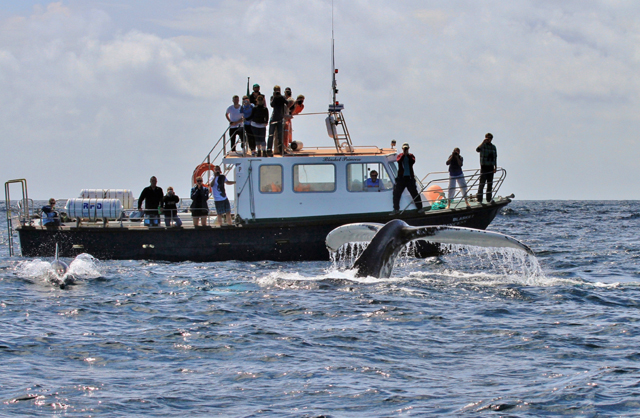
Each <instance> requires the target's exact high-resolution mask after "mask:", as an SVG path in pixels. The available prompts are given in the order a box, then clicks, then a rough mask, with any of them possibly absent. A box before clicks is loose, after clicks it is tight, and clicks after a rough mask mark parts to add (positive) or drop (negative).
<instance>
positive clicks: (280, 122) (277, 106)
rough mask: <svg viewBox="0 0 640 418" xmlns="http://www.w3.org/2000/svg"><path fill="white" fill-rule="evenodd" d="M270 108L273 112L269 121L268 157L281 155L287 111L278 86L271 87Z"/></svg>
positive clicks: (284, 99) (285, 100)
mask: <svg viewBox="0 0 640 418" xmlns="http://www.w3.org/2000/svg"><path fill="white" fill-rule="evenodd" d="M271 107H272V108H273V110H272V111H271V120H270V121H269V141H268V142H267V153H268V154H269V155H270V156H272V155H273V154H274V152H275V153H276V154H280V155H282V139H283V137H284V116H285V115H286V111H287V99H286V98H285V97H284V96H283V95H282V94H281V93H280V86H278V85H276V86H274V87H273V96H271ZM276 135H277V136H276ZM274 137H275V138H274ZM274 142H275V144H274ZM274 145H275V150H274Z"/></svg>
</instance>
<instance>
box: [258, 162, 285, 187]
mask: <svg viewBox="0 0 640 418" xmlns="http://www.w3.org/2000/svg"><path fill="white" fill-rule="evenodd" d="M260 192H261V193H280V192H282V166H281V165H261V166H260Z"/></svg>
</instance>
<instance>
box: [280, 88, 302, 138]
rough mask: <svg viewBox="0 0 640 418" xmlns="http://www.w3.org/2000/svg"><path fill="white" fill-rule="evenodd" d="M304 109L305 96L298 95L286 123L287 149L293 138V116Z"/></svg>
mask: <svg viewBox="0 0 640 418" xmlns="http://www.w3.org/2000/svg"><path fill="white" fill-rule="evenodd" d="M303 110H304V96H303V95H302V94H300V95H298V97H296V100H295V101H294V102H293V104H292V105H291V106H290V107H289V117H288V118H287V119H286V120H285V122H284V125H285V128H284V133H285V136H284V148H285V149H287V148H288V147H289V146H290V145H291V141H292V140H293V126H292V124H291V120H292V119H293V117H294V116H295V115H297V114H299V113H301V112H302V111H303Z"/></svg>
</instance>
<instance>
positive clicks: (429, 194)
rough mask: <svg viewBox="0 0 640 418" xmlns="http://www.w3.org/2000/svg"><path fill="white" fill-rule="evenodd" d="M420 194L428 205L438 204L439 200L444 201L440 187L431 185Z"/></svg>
mask: <svg viewBox="0 0 640 418" xmlns="http://www.w3.org/2000/svg"><path fill="white" fill-rule="evenodd" d="M422 194H423V195H424V197H425V198H426V199H427V202H429V204H430V205H432V204H433V203H434V202H439V201H440V200H441V199H445V195H444V191H443V190H442V187H440V186H438V185H437V184H432V185H431V186H429V187H427V190H425V191H424V192H422Z"/></svg>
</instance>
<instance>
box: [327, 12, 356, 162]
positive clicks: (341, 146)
mask: <svg viewBox="0 0 640 418" xmlns="http://www.w3.org/2000/svg"><path fill="white" fill-rule="evenodd" d="M337 73H338V70H337V69H336V48H335V38H334V35H333V0H331V77H332V83H331V95H332V101H331V104H330V105H329V116H327V119H325V122H326V124H327V132H328V133H329V136H330V137H331V138H332V139H333V141H334V143H335V146H336V152H338V153H339V154H344V153H353V146H352V145H351V136H350V135H349V130H348V129H347V124H346V122H345V121H344V116H343V115H342V109H344V105H343V104H341V103H339V102H338V100H337V98H336V95H337V94H338V83H336V74H337ZM338 127H340V128H341V129H340V130H341V131H340V132H339V131H338Z"/></svg>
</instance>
